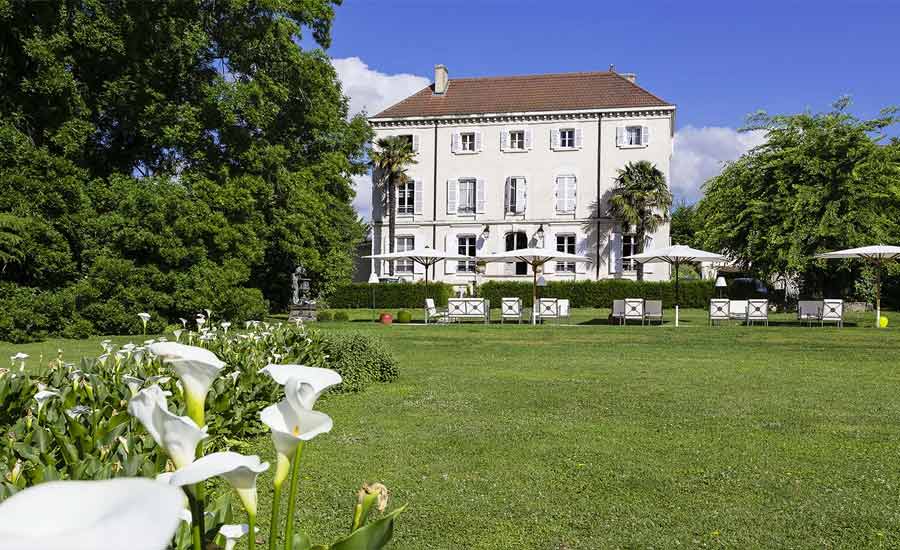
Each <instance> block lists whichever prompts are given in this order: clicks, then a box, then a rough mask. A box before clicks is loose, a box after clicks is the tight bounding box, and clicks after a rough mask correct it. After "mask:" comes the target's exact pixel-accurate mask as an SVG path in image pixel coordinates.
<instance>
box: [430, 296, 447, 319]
mask: <svg viewBox="0 0 900 550" xmlns="http://www.w3.org/2000/svg"><path fill="white" fill-rule="evenodd" d="M447 321H449V318H448V317H447V310H446V309H443V308H438V307H437V306H435V305H434V300H433V299H432V298H426V299H425V324H426V325H427V324H428V323H430V322H431V323H446V322H447Z"/></svg>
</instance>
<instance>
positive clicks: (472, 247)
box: [456, 234, 478, 273]
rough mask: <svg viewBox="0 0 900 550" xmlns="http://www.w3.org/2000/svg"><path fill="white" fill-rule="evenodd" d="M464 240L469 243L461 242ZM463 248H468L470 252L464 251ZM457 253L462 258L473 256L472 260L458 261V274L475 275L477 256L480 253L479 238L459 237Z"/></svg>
mask: <svg viewBox="0 0 900 550" xmlns="http://www.w3.org/2000/svg"><path fill="white" fill-rule="evenodd" d="M463 239H465V240H466V241H468V242H467V243H466V244H463V243H462V242H460V241H462V240H463ZM463 247H465V248H467V249H468V250H465V251H464V250H463ZM456 252H457V254H459V255H461V256H472V259H471V260H457V262H456V272H457V273H475V255H476V254H477V253H478V238H477V237H476V236H475V235H468V234H467V235H457V236H456Z"/></svg>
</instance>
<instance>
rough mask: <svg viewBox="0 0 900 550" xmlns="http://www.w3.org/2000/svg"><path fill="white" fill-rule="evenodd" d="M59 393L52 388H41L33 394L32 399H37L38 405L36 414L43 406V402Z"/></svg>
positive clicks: (39, 412)
mask: <svg viewBox="0 0 900 550" xmlns="http://www.w3.org/2000/svg"><path fill="white" fill-rule="evenodd" d="M58 395H59V392H56V391H52V390H41V391H39V392H37V393H36V394H34V400H35V401H37V405H38V415H40V414H41V409H42V408H44V403H46V402H47V401H49V400H50V399H51V398H53V397H56V396H58Z"/></svg>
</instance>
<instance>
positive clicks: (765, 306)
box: [747, 300, 769, 326]
mask: <svg viewBox="0 0 900 550" xmlns="http://www.w3.org/2000/svg"><path fill="white" fill-rule="evenodd" d="M753 323H765V324H766V326H769V301H768V300H747V324H748V325H752V324H753Z"/></svg>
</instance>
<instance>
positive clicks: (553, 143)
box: [550, 128, 559, 151]
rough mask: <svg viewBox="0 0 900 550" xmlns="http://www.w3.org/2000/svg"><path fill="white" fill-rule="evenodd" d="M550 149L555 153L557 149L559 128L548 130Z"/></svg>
mask: <svg viewBox="0 0 900 550" xmlns="http://www.w3.org/2000/svg"><path fill="white" fill-rule="evenodd" d="M550 148H551V149H553V150H554V151H556V150H557V149H559V128H552V129H551V130H550Z"/></svg>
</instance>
